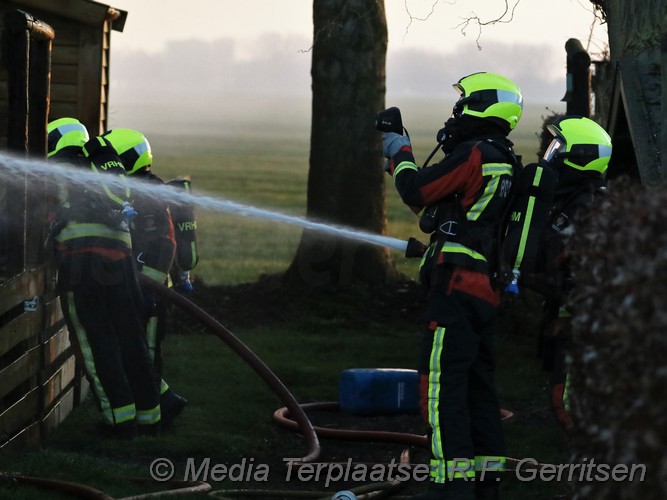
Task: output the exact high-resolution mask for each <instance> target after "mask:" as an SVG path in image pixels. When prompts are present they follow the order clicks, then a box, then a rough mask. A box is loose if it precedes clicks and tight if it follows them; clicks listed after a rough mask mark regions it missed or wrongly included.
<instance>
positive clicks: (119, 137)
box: [102, 128, 187, 426]
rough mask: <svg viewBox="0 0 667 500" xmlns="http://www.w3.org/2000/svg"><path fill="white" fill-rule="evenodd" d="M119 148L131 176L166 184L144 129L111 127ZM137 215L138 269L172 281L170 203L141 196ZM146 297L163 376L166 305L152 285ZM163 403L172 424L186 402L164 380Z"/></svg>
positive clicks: (149, 332) (152, 346)
mask: <svg viewBox="0 0 667 500" xmlns="http://www.w3.org/2000/svg"><path fill="white" fill-rule="evenodd" d="M102 137H104V138H105V139H106V140H108V141H109V142H110V143H111V144H112V145H113V146H114V147H115V148H116V150H117V151H118V155H119V156H120V159H121V162H122V163H123V166H124V167H125V170H126V172H127V173H128V175H130V176H131V177H133V178H135V179H139V180H141V181H142V182H147V183H151V184H156V185H164V181H163V180H162V179H161V178H160V177H158V176H157V175H155V174H154V173H153V172H152V171H151V166H152V164H153V152H152V150H151V146H150V144H149V142H148V140H147V139H146V137H145V136H144V134H142V133H141V132H138V131H136V130H131V129H125V128H116V129H112V130H109V131H108V132H106V133H105V134H103V136H102ZM135 207H136V209H137V216H136V217H135V219H134V221H133V223H132V228H131V234H132V249H133V253H134V256H135V259H136V264H137V265H138V269H139V272H141V273H142V274H143V275H144V276H146V277H148V278H150V279H151V280H153V281H156V282H158V283H160V284H163V285H168V284H169V271H170V269H171V267H172V264H173V262H174V253H175V249H176V240H175V238H174V225H173V222H172V219H171V213H170V211H169V205H168V204H167V203H166V202H164V201H162V200H160V199H158V198H157V197H154V196H138V197H137V199H136V200H135ZM142 291H143V295H144V299H145V312H144V323H145V329H146V338H147V340H148V347H149V352H150V355H151V358H152V360H153V362H154V364H155V368H156V370H157V372H158V374H159V375H160V376H161V375H162V369H163V358H162V347H161V345H162V341H163V340H164V336H165V328H166V314H167V304H166V303H165V302H164V301H163V300H161V298H160V297H159V296H158V295H157V294H156V293H154V292H153V291H152V290H151V289H150V288H148V287H146V286H142ZM160 403H161V406H162V415H163V416H162V420H163V424H164V425H165V426H166V425H169V424H171V422H172V421H173V419H174V418H176V417H177V416H178V415H179V414H180V413H181V411H182V410H183V408H184V407H185V405H186V404H187V401H186V400H185V399H184V398H183V397H181V396H179V395H178V394H176V392H175V391H174V390H173V389H171V388H170V387H169V384H167V382H165V381H164V379H162V380H161V382H160Z"/></svg>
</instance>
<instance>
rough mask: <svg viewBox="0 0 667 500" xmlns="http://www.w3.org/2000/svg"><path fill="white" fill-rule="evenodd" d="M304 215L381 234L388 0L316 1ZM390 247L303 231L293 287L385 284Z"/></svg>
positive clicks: (291, 275)
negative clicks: (379, 124)
mask: <svg viewBox="0 0 667 500" xmlns="http://www.w3.org/2000/svg"><path fill="white" fill-rule="evenodd" d="M313 24H314V41H313V55H312V69H311V74H312V89H313V101H312V127H311V141H310V171H309V176H308V201H307V217H308V218H310V219H313V220H318V221H323V222H326V223H331V224H336V225H340V226H345V227H349V228H355V229H358V230H363V231H367V232H370V233H374V234H384V232H385V230H386V222H387V219H386V210H385V183H384V176H385V174H384V172H383V170H382V164H383V159H382V154H381V149H382V146H381V137H380V134H379V133H378V132H377V131H376V130H375V127H374V124H375V115H376V113H377V112H378V111H379V110H381V109H383V108H384V97H385V58H386V52H387V24H386V18H385V10H384V1H383V0H314V2H313ZM394 276H396V271H395V268H394V266H393V263H392V260H391V256H390V254H389V250H388V249H386V248H382V247H379V246H372V245H369V244H366V243H359V242H356V241H353V240H349V239H341V238H334V237H332V236H328V235H327V234H325V233H323V232H314V231H311V230H307V231H304V233H303V235H302V238H301V242H300V244H299V248H298V249H297V253H296V256H295V257H294V260H293V261H292V264H291V266H290V268H289V269H288V271H287V272H286V274H285V281H286V282H287V283H288V284H306V285H315V286H318V285H326V284H345V283H353V282H361V283H384V282H387V281H388V280H389V279H390V278H392V277H394Z"/></svg>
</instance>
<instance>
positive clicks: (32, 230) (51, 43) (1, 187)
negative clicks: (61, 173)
mask: <svg viewBox="0 0 667 500" xmlns="http://www.w3.org/2000/svg"><path fill="white" fill-rule="evenodd" d="M126 17H127V13H126V12H124V11H121V10H118V9H114V8H112V7H110V6H108V5H105V4H102V3H99V2H93V1H90V0H58V1H54V0H12V1H8V0H0V49H1V64H0V152H2V151H8V152H11V153H12V154H13V155H18V156H19V157H31V158H35V159H43V158H44V157H45V154H46V125H47V123H48V121H50V120H53V119H56V118H60V117H63V116H73V117H77V118H79V119H80V120H81V121H82V122H83V123H84V124H85V125H86V127H87V128H88V130H89V131H90V133H91V134H98V133H101V132H103V131H105V130H106V128H107V127H106V125H107V114H108V113H107V110H108V96H109V51H110V35H111V30H117V31H122V29H123V26H124V23H125V19H126ZM6 158H7V157H6ZM0 160H1V158H0ZM0 163H1V161H0ZM2 167H3V165H1V164H0V168H2ZM8 184H9V183H8V182H2V183H0V452H7V451H11V450H21V449H25V448H26V447H34V446H39V445H40V444H41V443H42V441H43V438H44V437H45V436H46V435H47V434H48V433H49V431H50V430H52V429H53V428H54V427H56V426H57V425H58V423H59V422H61V421H62V419H63V418H65V416H66V415H67V414H68V413H69V412H70V411H71V410H72V408H73V407H75V406H76V405H77V404H78V403H79V402H80V401H81V399H82V398H83V396H84V395H85V393H86V390H87V386H86V383H85V379H84V378H83V377H82V373H83V371H82V367H81V366H79V365H78V364H77V361H76V359H75V357H74V355H73V351H72V348H71V346H70V343H69V336H68V332H67V328H66V326H65V322H64V319H63V316H62V312H61V309H60V301H59V297H58V295H57V293H56V291H55V280H54V272H53V265H52V262H51V255H52V253H51V252H50V251H49V249H48V247H46V248H45V245H44V242H45V241H46V220H47V213H46V203H45V199H46V198H47V197H48V196H50V195H51V194H52V189H53V186H52V185H51V184H49V183H48V182H47V181H46V180H43V179H40V180H37V181H36V180H35V179H34V178H33V179H32V180H31V181H30V182H28V176H27V174H20V173H17V172H15V173H14V174H13V178H12V182H11V185H8Z"/></svg>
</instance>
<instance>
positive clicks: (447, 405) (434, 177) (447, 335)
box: [383, 73, 523, 499]
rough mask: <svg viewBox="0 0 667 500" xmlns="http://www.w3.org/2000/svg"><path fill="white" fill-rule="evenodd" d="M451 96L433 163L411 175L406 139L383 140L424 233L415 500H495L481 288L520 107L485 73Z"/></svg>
mask: <svg viewBox="0 0 667 500" xmlns="http://www.w3.org/2000/svg"><path fill="white" fill-rule="evenodd" d="M454 88H455V89H456V90H457V91H458V92H459V94H460V98H459V100H458V101H457V102H456V104H455V105H454V109H453V114H452V117H451V118H450V119H449V120H447V122H446V123H445V127H444V128H443V129H442V130H440V131H439V132H438V136H437V137H438V142H439V143H440V144H441V148H442V150H443V151H444V153H445V157H444V159H442V160H441V161H439V162H438V163H435V164H433V165H431V166H425V167H423V168H419V167H417V165H416V164H415V159H414V156H413V153H412V148H411V145H410V142H409V139H408V138H407V137H405V136H402V135H399V134H396V133H392V132H389V133H385V134H384V135H383V144H384V155H385V157H386V158H389V173H390V175H392V176H393V179H394V183H395V186H396V189H397V190H398V193H399V194H400V196H401V198H402V200H403V201H404V203H406V204H407V205H408V206H409V207H410V208H411V209H412V210H413V211H414V212H415V213H417V214H418V215H419V214H421V220H420V228H421V229H422V231H424V232H426V233H428V234H430V244H429V245H428V247H427V248H426V250H425V253H424V254H423V257H422V262H421V268H420V280H421V282H422V283H423V285H424V287H425V290H426V291H427V297H428V299H427V305H426V314H425V322H424V330H423V337H422V345H421V348H420V361H419V372H420V396H421V402H422V413H423V415H424V417H425V418H426V419H427V422H428V424H429V427H430V432H431V454H432V460H431V478H432V483H431V485H430V487H429V490H428V491H427V492H426V493H424V494H423V495H422V496H418V497H417V498H456V499H467V498H473V497H477V498H496V496H497V494H498V483H497V480H498V479H499V478H500V473H501V471H502V470H503V467H504V463H505V454H506V451H505V441H504V435H503V428H502V422H501V412H500V406H499V403H498V398H497V395H496V389H495V382H494V353H493V335H494V333H493V330H494V318H495V315H496V309H497V306H498V304H499V301H500V291H499V290H497V289H495V288H494V286H493V284H492V282H491V279H490V272H491V270H492V266H493V260H492V255H493V253H494V249H493V248H492V247H493V243H492V242H493V235H494V234H496V233H497V230H498V226H499V224H500V223H501V219H502V214H503V212H504V210H505V208H506V205H507V204H508V203H509V201H510V199H509V197H510V191H511V187H512V181H513V177H514V168H515V167H516V165H517V164H518V161H519V160H518V159H517V158H516V156H515V155H514V153H513V144H512V142H511V141H510V140H509V139H508V138H507V136H508V134H509V133H510V132H511V130H513V129H514V128H515V127H516V125H517V123H518V122H519V119H520V118H521V114H522V109H523V101H522V96H521V91H520V89H519V87H517V86H516V84H514V83H513V82H512V81H511V80H509V79H507V78H505V77H504V76H501V75H498V74H494V73H475V74H472V75H469V76H466V77H464V78H462V79H461V80H459V81H458V82H457V83H455V84H454ZM482 471H483V473H482ZM473 478H474V479H475V481H470V479H473Z"/></svg>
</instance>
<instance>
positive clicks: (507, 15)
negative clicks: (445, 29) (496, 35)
mask: <svg viewBox="0 0 667 500" xmlns="http://www.w3.org/2000/svg"><path fill="white" fill-rule="evenodd" d="M520 2H521V0H515V1H514V5H512V7H511V8H510V5H509V2H508V0H505V11H504V12H503V13H502V14H501V15H500V16H498V17H496V18H494V19H491V20H489V21H482V20H481V18H480V17H479V16H478V15H477V14H475V13H474V12H472V13H471V16H470V17H468V18H466V19H464V20H463V21H462V22H461V23H460V24H458V25H457V26H456V27H457V28H460V31H461V34H462V35H463V36H467V33H466V30H468V29H469V28H470V26H471V25H472V26H473V27H474V26H477V37H476V38H475V44H476V45H477V48H478V49H479V50H482V46H481V44H480V43H479V41H480V39H481V38H482V27H484V26H492V25H494V24H499V23H501V24H508V23H511V22H512V20H513V19H514V11H515V10H516V8H517V6H518V5H519V3H520Z"/></svg>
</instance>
